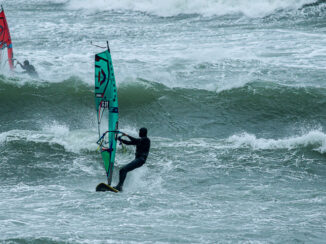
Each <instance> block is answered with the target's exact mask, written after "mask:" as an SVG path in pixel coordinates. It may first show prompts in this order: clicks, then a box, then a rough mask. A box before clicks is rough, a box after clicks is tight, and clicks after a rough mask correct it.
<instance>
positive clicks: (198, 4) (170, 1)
mask: <svg viewBox="0 0 326 244" xmlns="http://www.w3.org/2000/svg"><path fill="white" fill-rule="evenodd" d="M312 2H314V1H312V0H288V1H283V0H261V1H248V0H205V1H202V0H165V1H160V0H140V1H132V0H121V1H114V0H92V1H90V0H87V1H80V0H70V1H69V3H68V6H69V8H70V9H89V10H96V11H107V10H130V11H141V12H147V13H150V14H155V15H158V16H164V17H169V16H176V15H180V14H200V15H204V16H212V15H226V14H234V13H241V14H244V15H246V16H249V17H256V16H265V15H267V14H270V13H272V12H274V11H275V10H278V9H298V8H300V7H301V6H304V5H305V4H311V3H312Z"/></svg>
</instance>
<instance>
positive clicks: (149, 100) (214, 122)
mask: <svg viewBox="0 0 326 244" xmlns="http://www.w3.org/2000/svg"><path fill="white" fill-rule="evenodd" d="M1 86H2V90H1V91H0V94H1V99H0V101H1V103H2V104H4V106H2V107H1V110H0V113H1V114H5V115H6V116H3V117H1V123H2V131H6V130H11V129H15V128H29V129H33V130H34V129H37V128H39V126H40V125H42V124H43V123H47V122H51V121H57V122H59V123H63V124H67V125H69V127H70V128H71V129H74V128H75V129H91V128H93V127H96V121H95V120H96V119H95V118H96V115H95V110H94V104H93V102H94V101H93V97H94V94H93V87H90V86H89V85H87V84H85V83H83V82H82V81H80V80H78V79H77V78H71V79H68V80H66V81H64V82H61V83H43V84H41V85H38V84H31V83H27V84H24V85H22V86H17V85H15V84H13V83H5V82H2V83H1ZM118 95H119V104H120V110H121V117H122V118H121V119H122V123H125V124H129V125H133V124H134V125H135V124H136V125H138V126H141V125H142V124H143V125H144V126H150V127H151V128H152V133H153V134H154V135H158V136H159V135H160V134H161V131H162V129H164V131H165V135H168V136H172V137H173V136H174V135H175V133H176V132H181V134H182V135H183V136H190V137H197V136H199V135H205V136H209V135H210V136H212V137H221V136H222V137H224V136H227V135H228V134H229V133H230V132H232V131H233V129H232V128H234V127H235V128H237V130H238V131H247V132H254V133H257V132H263V131H264V133H271V134H274V136H277V135H282V134H284V133H285V134H286V131H287V130H288V129H289V127H292V126H293V124H296V123H298V124H302V121H314V124H315V125H324V123H325V121H324V120H323V119H322V118H323V115H324V114H326V90H325V89H317V88H299V87H285V86H280V85H275V84H272V83H270V84H266V83H259V82H256V83H251V84H248V85H245V86H243V87H239V88H233V89H231V90H226V91H221V92H219V93H216V92H212V91H206V90H198V89H185V88H168V87H166V86H164V85H161V84H158V83H154V82H150V81H146V80H139V81H138V82H136V83H125V84H123V85H121V86H120V87H119V93H118ZM67 108H69V109H67ZM221 115H223V116H221ZM202 118H205V119H202ZM35 121H36V123H35ZM12 122H14V123H12ZM158 122H159V123H158ZM276 128H278V130H279V131H278V133H279V134H275V130H276Z"/></svg>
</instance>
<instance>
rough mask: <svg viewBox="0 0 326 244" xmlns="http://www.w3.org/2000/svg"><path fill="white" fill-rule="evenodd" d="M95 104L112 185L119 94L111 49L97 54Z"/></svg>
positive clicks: (106, 166) (99, 141)
mask: <svg viewBox="0 0 326 244" xmlns="http://www.w3.org/2000/svg"><path fill="white" fill-rule="evenodd" d="M95 104H96V111H97V122H98V133H99V140H98V144H99V145H100V151H101V155H102V159H103V163H104V168H105V170H106V174H107V179H108V184H109V185H111V181H112V173H113V166H114V159H115V154H116V146H117V139H118V138H117V137H118V133H119V132H118V119H119V109H118V95H117V86H116V83H115V77H114V72H113V65H112V59H111V53H110V49H109V47H108V49H107V50H106V51H105V52H101V53H98V54H96V55H95Z"/></svg>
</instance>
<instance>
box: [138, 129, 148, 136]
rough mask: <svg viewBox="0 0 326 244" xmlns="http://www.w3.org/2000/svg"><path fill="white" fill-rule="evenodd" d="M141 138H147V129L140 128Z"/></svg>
mask: <svg viewBox="0 0 326 244" xmlns="http://www.w3.org/2000/svg"><path fill="white" fill-rule="evenodd" d="M139 137H147V129H146V128H144V127H143V128H140V129H139Z"/></svg>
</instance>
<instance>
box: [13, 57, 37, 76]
mask: <svg viewBox="0 0 326 244" xmlns="http://www.w3.org/2000/svg"><path fill="white" fill-rule="evenodd" d="M17 64H19V65H20V67H21V68H22V69H23V70H25V71H23V72H22V73H23V74H28V75H30V76H31V77H34V78H37V77H38V74H37V72H36V70H35V68H34V66H33V65H31V64H30V63H29V61H28V60H25V61H24V64H21V63H20V62H19V61H17Z"/></svg>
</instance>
